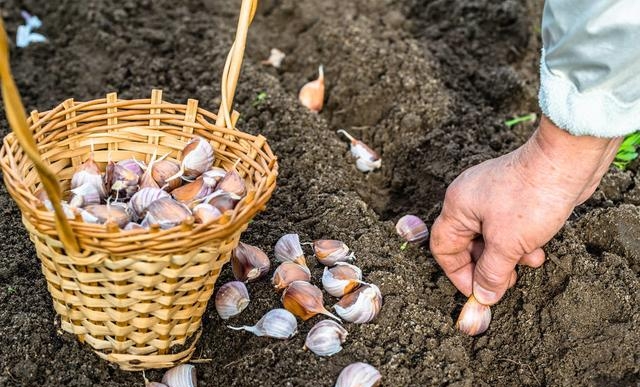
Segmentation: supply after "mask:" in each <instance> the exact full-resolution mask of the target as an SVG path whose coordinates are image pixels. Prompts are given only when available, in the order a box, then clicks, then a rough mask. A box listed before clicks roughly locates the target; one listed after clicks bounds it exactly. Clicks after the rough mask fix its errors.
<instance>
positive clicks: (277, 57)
mask: <svg viewBox="0 0 640 387" xmlns="http://www.w3.org/2000/svg"><path fill="white" fill-rule="evenodd" d="M285 57H286V55H285V53H284V52H282V51H280V50H278V49H277V48H272V49H271V52H270V54H269V58H268V59H266V60H263V61H262V64H264V65H270V66H273V67H275V68H277V69H279V68H280V65H282V61H283V60H284V58H285Z"/></svg>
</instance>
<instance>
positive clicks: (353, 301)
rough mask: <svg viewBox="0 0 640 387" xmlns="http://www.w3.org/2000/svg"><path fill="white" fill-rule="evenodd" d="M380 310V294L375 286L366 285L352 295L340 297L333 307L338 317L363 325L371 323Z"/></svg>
mask: <svg viewBox="0 0 640 387" xmlns="http://www.w3.org/2000/svg"><path fill="white" fill-rule="evenodd" d="M381 308H382V294H381V293H380V289H378V287H377V286H376V285H373V284H366V285H363V286H361V287H360V288H358V289H357V290H356V291H354V292H353V293H349V294H347V295H346V296H344V297H342V299H341V300H340V301H338V303H337V304H335V305H334V306H333V309H334V310H335V311H336V313H337V314H338V316H340V317H342V318H343V319H345V320H347V321H349V322H352V323H356V324H364V323H368V322H370V321H373V319H375V318H376V317H377V316H378V313H380V309H381Z"/></svg>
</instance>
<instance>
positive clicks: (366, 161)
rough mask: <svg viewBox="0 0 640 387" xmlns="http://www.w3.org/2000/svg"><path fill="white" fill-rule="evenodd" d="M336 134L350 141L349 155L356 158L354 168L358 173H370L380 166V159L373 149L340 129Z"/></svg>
mask: <svg viewBox="0 0 640 387" xmlns="http://www.w3.org/2000/svg"><path fill="white" fill-rule="evenodd" d="M337 132H338V133H342V134H344V135H345V137H347V138H348V139H349V140H350V141H351V154H352V155H353V156H354V157H355V158H356V167H357V168H358V170H359V171H361V172H371V171H373V170H376V169H378V168H380V167H381V166H382V159H381V158H380V156H379V155H378V154H377V153H376V152H375V151H374V150H373V149H371V148H369V147H368V146H367V145H366V144H365V143H363V142H362V141H360V140H357V139H355V138H354V137H353V136H352V135H350V134H349V133H347V132H346V131H345V130H342V129H340V130H338V131H337Z"/></svg>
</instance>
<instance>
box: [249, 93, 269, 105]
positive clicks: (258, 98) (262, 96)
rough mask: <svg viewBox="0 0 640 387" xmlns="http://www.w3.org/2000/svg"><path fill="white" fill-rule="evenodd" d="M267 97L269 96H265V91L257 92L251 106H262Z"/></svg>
mask: <svg viewBox="0 0 640 387" xmlns="http://www.w3.org/2000/svg"><path fill="white" fill-rule="evenodd" d="M268 97H269V95H268V94H267V92H266V91H261V92H259V93H258V95H256V98H255V99H254V100H253V106H258V105H260V104H262V103H263V102H264V101H266V100H267V98H268Z"/></svg>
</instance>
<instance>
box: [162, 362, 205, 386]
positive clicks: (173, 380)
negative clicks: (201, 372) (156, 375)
mask: <svg viewBox="0 0 640 387" xmlns="http://www.w3.org/2000/svg"><path fill="white" fill-rule="evenodd" d="M162 383H163V384H166V385H167V386H168V387H197V385H198V380H197V378H196V367H194V366H193V365H191V364H181V365H179V366H176V367H173V368H171V369H170V370H168V371H167V372H165V373H164V376H163V377H162Z"/></svg>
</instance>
